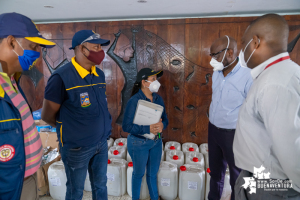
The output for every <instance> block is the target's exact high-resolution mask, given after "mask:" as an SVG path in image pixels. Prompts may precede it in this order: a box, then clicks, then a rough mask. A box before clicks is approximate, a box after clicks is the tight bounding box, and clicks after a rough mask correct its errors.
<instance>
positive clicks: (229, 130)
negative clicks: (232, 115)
mask: <svg viewBox="0 0 300 200" xmlns="http://www.w3.org/2000/svg"><path fill="white" fill-rule="evenodd" d="M209 123H210V122H209ZM210 124H211V125H213V124H212V123H210ZM213 127H215V128H216V129H218V130H220V131H225V132H231V131H235V129H226V128H219V127H217V126H215V125H213Z"/></svg>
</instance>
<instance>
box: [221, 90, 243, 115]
mask: <svg viewBox="0 0 300 200" xmlns="http://www.w3.org/2000/svg"><path fill="white" fill-rule="evenodd" d="M243 102H244V97H243V95H242V94H241V92H239V91H238V90H234V89H229V90H227V91H225V94H224V98H222V104H223V107H224V108H226V109H228V110H235V109H236V108H238V107H240V106H241V105H242V104H243Z"/></svg>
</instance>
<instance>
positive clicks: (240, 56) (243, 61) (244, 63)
mask: <svg viewBox="0 0 300 200" xmlns="http://www.w3.org/2000/svg"><path fill="white" fill-rule="evenodd" d="M252 40H253V38H252V39H251V40H250V41H249V42H248V44H247V45H246V47H245V49H244V51H243V49H241V51H240V54H239V59H240V64H241V66H242V67H244V68H248V66H247V63H248V62H249V60H250V58H251V57H252V55H253V53H254V52H255V50H256V49H254V50H253V51H252V53H251V55H250V56H249V58H248V60H247V62H246V61H245V54H244V52H245V51H246V49H247V47H248V46H249V44H250V43H251V42H252ZM258 42H259V43H260V39H258Z"/></svg>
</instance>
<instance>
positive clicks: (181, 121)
mask: <svg viewBox="0 0 300 200" xmlns="http://www.w3.org/2000/svg"><path fill="white" fill-rule="evenodd" d="M285 18H286V20H287V21H288V23H289V25H290V39H289V41H291V40H293V39H294V38H295V37H296V35H297V34H298V33H299V32H300V16H285ZM254 19H255V18H254V17H243V18H242V17H234V18H205V19H174V20H152V21H113V22H86V23H61V24H44V25H43V24H40V25H38V27H39V29H40V31H41V33H42V34H43V35H44V36H45V37H46V38H48V39H52V40H53V41H54V42H56V43H57V45H58V47H55V48H53V49H50V50H48V51H47V52H44V53H45V55H46V54H47V55H46V58H47V61H48V64H49V65H51V67H53V68H55V67H56V66H57V65H59V64H60V63H62V62H63V61H64V60H65V61H66V59H67V60H70V59H71V58H72V57H73V56H74V53H73V51H71V50H69V49H68V48H69V47H70V46H71V39H72V37H73V35H74V33H75V32H77V31H79V30H82V29H92V30H94V31H96V32H98V33H99V34H101V36H102V37H103V38H106V39H110V40H111V44H112V43H113V41H114V39H115V35H114V33H117V32H118V31H119V30H123V34H121V36H120V38H119V41H118V43H117V46H116V48H115V50H114V53H115V54H117V55H118V56H119V57H124V53H125V50H126V49H127V50H128V48H130V47H132V38H131V37H130V34H131V33H130V31H128V30H132V28H138V29H139V30H140V31H141V32H143V34H144V36H145V37H151V38H153V37H154V38H155V40H153V41H151V42H150V43H151V45H150V46H149V45H147V44H148V43H149V41H148V43H147V41H146V42H145V39H144V38H143V37H141V36H138V38H136V42H137V43H136V46H137V48H136V49H135V51H136V53H137V54H136V56H137V68H138V70H139V69H141V68H143V67H149V66H150V67H152V68H153V69H156V70H158V69H163V70H164V76H163V77H162V78H161V79H160V82H161V83H162V87H161V89H160V91H159V94H160V95H161V96H162V97H163V99H164V101H165V104H166V109H167V114H168V117H169V121H170V123H169V127H168V129H167V130H165V131H164V142H166V141H170V140H174V141H178V142H182V143H183V142H191V141H192V142H195V143H197V144H201V143H203V142H207V126H208V118H207V111H208V106H209V104H210V101H211V78H210V77H209V75H208V74H209V73H210V74H212V68H211V66H210V65H209V61H210V56H209V48H210V45H211V43H212V42H213V41H214V40H215V39H217V38H219V37H220V36H223V35H229V36H231V37H233V38H236V40H237V41H238V48H239V49H240V40H241V37H242V35H243V33H244V31H245V29H246V28H247V26H248V25H249V24H250V22H251V21H253V20H254ZM128 34H129V35H128ZM299 43H300V42H299ZM299 43H298V44H297V45H296V46H295V48H294V50H293V52H292V53H291V58H292V60H294V61H295V62H297V63H298V64H300V53H299V50H300V44H299ZM161 44H164V46H162V45H161ZM109 47H110V46H108V47H104V51H105V52H106V51H107V50H108V49H109ZM166 52H167V53H166ZM36 67H37V71H38V72H35V74H37V76H38V75H39V72H40V73H41V74H43V76H39V78H38V79H39V80H37V81H36V82H37V83H36V84H34V81H32V80H31V79H30V78H29V77H28V76H23V77H22V78H21V86H22V87H23V90H24V91H25V93H26V96H27V98H28V100H29V103H30V105H31V106H32V107H33V110H36V109H39V108H41V107H42V100H43V96H44V88H45V85H46V83H47V80H48V78H49V77H50V75H51V74H50V71H49V69H48V68H47V65H46V63H45V61H44V60H42V59H40V62H39V63H38V64H37V66H36ZM99 67H100V68H101V69H102V70H103V71H104V73H105V76H106V82H107V96H108V107H109V111H110V113H111V114H112V116H113V134H112V136H113V138H117V137H120V135H121V134H122V135H123V136H125V137H126V135H127V134H126V133H123V132H122V128H121V127H120V126H119V125H117V124H116V123H115V122H116V120H117V117H118V116H119V114H120V111H121V107H122V102H121V91H122V89H123V87H124V76H123V73H122V71H121V69H120V67H119V66H118V65H117V64H116V62H114V61H113V59H112V58H111V57H110V56H108V55H106V58H105V60H104V61H103V63H102V64H101V65H100V66H99ZM206 80H209V81H208V84H206Z"/></svg>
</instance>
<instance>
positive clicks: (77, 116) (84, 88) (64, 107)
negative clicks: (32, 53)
mask: <svg viewBox="0 0 300 200" xmlns="http://www.w3.org/2000/svg"><path fill="white" fill-rule="evenodd" d="M45 99H47V100H49V101H53V102H55V103H58V104H60V105H61V107H60V110H59V112H58V115H57V118H56V119H57V125H56V130H57V136H58V138H59V142H60V143H61V145H62V146H63V147H64V146H67V147H69V148H78V147H86V146H91V145H93V144H96V143H98V142H100V141H106V139H107V138H108V137H109V136H110V134H111V115H110V113H109V112H108V107H107V99H106V83H105V75H104V73H103V71H101V70H100V69H98V68H96V67H95V66H93V67H92V69H91V72H89V71H87V70H86V69H84V68H83V67H81V66H80V65H79V64H78V63H77V62H76V61H75V57H74V58H72V61H71V62H69V63H67V64H66V65H65V66H63V67H62V68H60V69H58V70H56V71H55V72H54V73H53V74H52V76H51V77H50V79H49V81H48V84H47V86H46V89H45Z"/></svg>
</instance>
